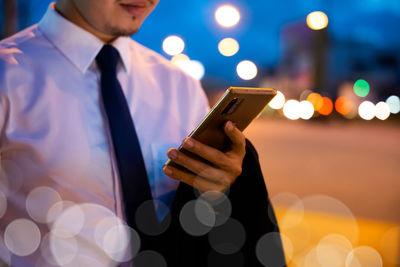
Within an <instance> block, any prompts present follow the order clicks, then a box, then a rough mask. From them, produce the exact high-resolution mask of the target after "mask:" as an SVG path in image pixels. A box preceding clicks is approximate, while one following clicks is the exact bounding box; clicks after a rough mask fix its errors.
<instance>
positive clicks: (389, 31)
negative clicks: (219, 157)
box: [19, 0, 400, 81]
mask: <svg viewBox="0 0 400 267" xmlns="http://www.w3.org/2000/svg"><path fill="white" fill-rule="evenodd" d="M19 2H20V3H21V2H25V3H26V6H27V7H28V8H27V9H28V10H27V11H28V13H29V17H28V18H22V21H24V23H35V22H37V21H38V20H39V19H40V17H41V16H42V15H43V13H44V12H45V10H46V8H47V6H48V4H49V3H50V1H48V0H40V1H39V0H37V1H29V0H24V1H23V0H19ZM93 2H94V3H95V2H96V1H93ZM222 4H232V5H234V6H236V7H237V8H238V9H239V10H240V12H241V16H242V17H241V21H240V22H239V24H238V25H237V26H236V27H234V28H232V29H223V28H221V27H219V26H218V25H217V24H216V22H215V20H214V11H215V9H216V8H217V7H218V6H219V5H222ZM316 10H321V11H324V12H325V13H326V14H327V15H328V17H329V20H330V22H329V32H330V33H331V34H332V37H333V38H334V40H338V41H358V42H367V43H371V44H373V45H374V46H376V47H379V48H382V49H391V48H393V47H396V46H397V47H400V34H398V32H399V31H398V27H399V26H400V1H399V0H281V1H271V0H250V1H238V0H233V1H218V0H190V1H183V0H173V1H167V0H161V1H160V3H159V5H158V7H157V8H156V10H155V11H154V12H153V13H152V14H151V15H150V16H149V18H148V19H147V20H146V21H145V23H144V25H143V27H142V29H141V30H140V31H139V33H138V34H137V35H135V36H134V37H133V38H134V39H135V40H137V41H139V42H140V43H142V44H144V45H146V46H148V47H150V48H151V49H153V50H155V51H157V52H159V53H161V54H163V55H164V56H166V57H168V56H167V55H166V54H164V53H163V51H162V48H161V44H162V41H163V39H164V38H165V37H167V36H168V35H172V34H174V35H178V36H181V37H182V38H183V39H184V40H185V43H186V48H185V51H184V53H186V54H187V55H189V57H190V58H192V59H196V60H199V61H201V62H202V63H203V64H204V65H205V68H206V74H208V75H210V76H213V77H221V78H222V79H225V80H226V79H229V80H233V81H235V80H236V81H238V78H237V76H236V73H235V67H236V64H237V63H238V62H239V61H241V60H243V59H249V60H252V61H254V62H255V63H256V64H257V65H259V66H266V67H273V66H274V65H275V64H276V63H277V62H278V61H279V59H280V55H281V54H280V53H281V51H280V47H281V43H280V31H281V29H282V27H284V26H285V25H287V24H289V23H293V22H296V21H297V22H304V23H305V18H306V16H307V14H308V13H310V12H312V11H316ZM22 13H23V12H20V14H22ZM225 37H233V38H236V39H237V40H238V41H239V44H240V50H239V52H238V53H237V54H236V55H235V56H233V57H230V58H227V57H224V56H222V55H220V54H219V53H218V50H217V45H218V42H219V41H220V40H221V39H222V38H225Z"/></svg>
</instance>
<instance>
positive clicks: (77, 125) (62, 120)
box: [0, 4, 208, 266]
mask: <svg viewBox="0 0 400 267" xmlns="http://www.w3.org/2000/svg"><path fill="white" fill-rule="evenodd" d="M112 45H113V46H114V47H115V48H116V49H117V50H118V51H119V53H120V55H121V61H120V63H119V64H118V74H117V75H118V79H119V82H120V83H121V86H122V89H123V91H124V93H125V96H126V99H127V102H128V105H129V107H130V111H131V115H132V118H133V121H134V124H135V128H136V131H137V135H138V139H139V142H140V146H141V149H142V153H143V157H144V161H145V165H146V170H147V173H148V177H149V182H150V186H151V191H152V195H153V198H154V199H159V200H162V201H163V202H164V203H165V204H166V206H167V207H170V206H171V204H172V200H173V196H174V192H175V190H176V188H177V186H178V182H177V181H175V180H173V179H171V178H169V177H167V176H165V175H164V174H163V173H162V166H163V164H164V163H165V161H166V160H167V157H166V152H167V150H168V149H169V148H170V147H176V146H178V145H179V144H180V143H181V141H182V139H183V138H184V137H185V136H187V135H188V133H189V132H190V131H191V130H193V128H194V127H195V126H196V124H197V123H198V122H199V121H200V120H201V118H202V117H203V116H204V115H205V114H206V112H207V111H208V102H207V99H206V97H205V94H204V92H203V90H202V89H201V86H200V84H199V82H198V81H196V80H194V79H192V78H190V77H189V76H188V75H186V74H184V73H183V72H182V71H180V70H179V69H178V68H177V67H175V66H173V65H172V64H171V63H170V62H169V61H168V60H166V59H165V58H163V57H162V56H160V55H158V54H157V53H155V52H153V51H151V50H149V49H147V48H145V47H143V46H141V45H140V44H138V43H136V42H135V41H133V40H132V39H130V38H128V37H119V38H118V39H116V40H115V41H114V42H113V43H112ZM102 46H103V43H102V42H101V41H100V40H99V39H97V38H96V37H95V36H93V35H92V34H90V33H89V32H87V31H85V30H83V29H82V28H80V27H78V26H76V25H75V24H73V23H71V22H69V21H68V20H66V19H65V18H63V17H62V16H60V15H59V14H58V13H57V12H56V11H55V10H54V5H53V4H52V5H50V7H49V8H48V10H47V12H46V14H45V15H44V17H43V18H42V20H41V21H40V22H39V23H38V24H37V25H33V26H31V27H29V28H27V29H25V30H23V31H21V32H19V33H17V34H16V35H14V36H12V37H10V38H8V39H5V40H3V41H1V42H0V164H1V165H0V167H1V168H0V233H1V235H0V258H3V261H6V262H7V261H12V265H13V266H34V265H38V266H46V265H50V264H51V263H52V264H53V265H54V264H56V265H66V266H79V265H82V266H89V264H92V265H93V266H109V265H113V264H116V263H118V262H122V261H127V260H129V258H130V257H129V255H128V256H126V255H125V254H123V253H122V252H121V251H120V247H121V246H122V245H121V242H122V243H123V241H121V238H119V239H118V240H117V241H116V240H114V239H115V238H116V237H115V236H118V235H115V233H114V232H111V233H110V232H109V230H110V229H111V228H112V227H111V226H112V225H114V224H113V220H118V218H123V217H124V215H123V203H122V196H121V194H122V191H121V188H120V181H119V177H118V169H117V165H116V160H115V156H114V151H113V148H112V142H111V137H110V133H109V129H108V124H107V119H106V116H105V112H104V109H103V106H102V100H101V95H100V72H99V70H98V68H97V65H96V63H95V60H94V59H95V57H96V55H97V54H98V52H99V51H100V49H101V48H102ZM164 207H165V206H164ZM157 213H158V216H159V218H160V219H161V218H163V217H164V216H165V214H166V209H165V208H164V209H158V210H157ZM104 218H108V219H109V220H108V221H107V220H104ZM106 226H107V227H106ZM118 229H125V228H114V230H115V231H117V232H118V233H121V231H120V230H118ZM107 231H108V232H107ZM122 232H123V231H122ZM124 233H126V232H124ZM126 236H129V235H128V234H126V235H125V237H126ZM107 238H108V239H107ZM122 239H123V238H122ZM113 242H114V243H115V244H114V243H113ZM113 244H114V245H115V246H114V247H113V246H112V245H113ZM105 246H106V247H105ZM110 246H111V247H110ZM122 247H124V246H122ZM125 247H129V246H128V245H126V246H125ZM121 253H122V254H121ZM124 253H126V252H124ZM0 265H1V264H0Z"/></svg>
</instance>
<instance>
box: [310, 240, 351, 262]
mask: <svg viewBox="0 0 400 267" xmlns="http://www.w3.org/2000/svg"><path fill="white" fill-rule="evenodd" d="M352 249H353V246H352V244H351V242H350V241H349V240H348V239H347V238H346V237H345V236H343V235H339V234H328V235H326V236H325V237H323V238H322V239H321V240H320V242H319V243H318V245H317V247H316V250H315V252H316V256H317V260H318V261H319V263H320V264H321V266H327V267H341V266H345V262H346V257H347V255H348V254H349V253H350V252H351V251H352Z"/></svg>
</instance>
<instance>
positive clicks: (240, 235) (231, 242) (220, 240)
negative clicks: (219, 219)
mask: <svg viewBox="0 0 400 267" xmlns="http://www.w3.org/2000/svg"><path fill="white" fill-rule="evenodd" d="M208 241H209V243H210V245H211V247H212V248H213V249H214V250H215V251H217V252H219V253H220V254H224V255H228V254H233V253H236V252H238V251H239V250H240V249H241V248H242V246H243V244H244V243H245V241H246V231H245V229H244V227H243V225H242V224H241V223H240V222H239V221H238V220H235V219H233V218H229V219H228V220H227V221H226V222H225V223H224V224H222V225H220V226H218V227H214V228H213V229H212V230H211V231H210V233H209V234H208Z"/></svg>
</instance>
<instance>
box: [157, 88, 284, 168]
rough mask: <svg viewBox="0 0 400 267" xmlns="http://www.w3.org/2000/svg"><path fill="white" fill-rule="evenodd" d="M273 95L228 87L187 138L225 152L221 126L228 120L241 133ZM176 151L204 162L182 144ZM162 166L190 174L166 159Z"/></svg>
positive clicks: (262, 90)
mask: <svg viewBox="0 0 400 267" xmlns="http://www.w3.org/2000/svg"><path fill="white" fill-rule="evenodd" d="M275 95H276V90H274V89H272V88H249V87H230V88H228V89H227V90H226V91H225V93H224V94H223V96H222V97H221V98H220V99H219V100H218V102H217V103H216V104H215V105H214V106H213V107H212V108H211V110H210V111H209V112H208V114H207V115H206V116H205V117H204V119H203V120H202V121H201V122H200V123H199V125H198V126H197V127H196V128H195V129H194V130H193V131H192V132H191V133H190V135H189V137H191V138H194V139H196V140H198V141H200V142H202V143H204V144H206V145H208V146H211V147H214V148H216V149H219V150H221V151H228V150H229V149H230V146H231V142H230V139H229V137H228V136H227V135H226V134H225V132H224V125H225V123H226V122H227V121H232V122H233V123H234V124H235V125H236V127H237V128H238V129H239V130H240V131H243V130H244V129H245V128H246V127H247V126H248V125H249V124H250V123H251V121H252V120H254V119H255V118H256V117H257V116H258V115H259V114H260V113H261V111H262V110H263V109H264V108H265V106H266V105H267V104H268V103H269V102H270V101H271V100H272V98H274V96H275ZM178 150H179V151H181V152H182V153H185V154H187V155H189V156H191V157H193V158H196V159H199V160H202V161H204V162H207V161H206V160H204V159H202V158H200V157H199V156H197V155H195V154H193V153H191V152H189V151H187V150H186V149H184V148H183V147H182V145H181V146H180V147H179V148H178ZM165 165H169V166H173V167H175V168H178V169H181V170H184V171H187V172H190V171H189V170H187V169H186V168H184V167H182V166H180V165H178V164H176V163H175V162H173V161H171V160H168V161H167V162H166V163H165Z"/></svg>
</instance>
